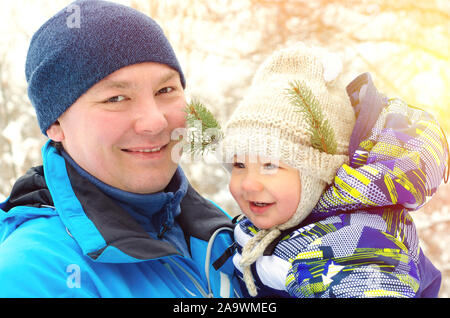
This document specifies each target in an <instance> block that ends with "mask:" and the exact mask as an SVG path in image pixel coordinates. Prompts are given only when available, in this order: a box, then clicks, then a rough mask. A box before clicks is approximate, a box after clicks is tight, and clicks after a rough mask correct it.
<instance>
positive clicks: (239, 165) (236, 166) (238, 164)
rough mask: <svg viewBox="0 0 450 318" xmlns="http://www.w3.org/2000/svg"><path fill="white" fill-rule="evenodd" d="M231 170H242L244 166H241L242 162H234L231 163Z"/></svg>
mask: <svg viewBox="0 0 450 318" xmlns="http://www.w3.org/2000/svg"><path fill="white" fill-rule="evenodd" d="M233 168H238V169H244V168H245V164H243V163H242V162H235V163H233Z"/></svg>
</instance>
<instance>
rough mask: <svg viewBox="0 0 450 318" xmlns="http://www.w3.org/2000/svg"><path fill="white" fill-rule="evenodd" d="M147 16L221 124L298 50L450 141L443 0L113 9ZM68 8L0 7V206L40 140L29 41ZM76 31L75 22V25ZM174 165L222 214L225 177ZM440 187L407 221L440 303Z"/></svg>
mask: <svg viewBox="0 0 450 318" xmlns="http://www.w3.org/2000/svg"><path fill="white" fill-rule="evenodd" d="M115 2H118V3H122V4H126V5H129V6H132V7H134V8H136V9H138V10H140V11H142V12H144V13H146V14H148V15H149V16H151V17H153V18H154V19H155V20H156V21H157V22H158V23H159V24H160V25H161V26H162V28H163V29H164V31H165V33H166V35H167V37H168V38H169V41H170V42H171V43H172V45H173V47H174V49H175V51H176V53H177V56H178V59H179V60H180V63H181V65H182V68H183V70H184V73H185V76H186V78H187V90H186V92H187V96H188V98H191V97H195V98H197V99H199V100H200V101H201V102H203V103H204V104H205V105H207V106H208V107H209V108H210V109H211V110H212V112H213V113H214V114H215V116H216V117H217V119H218V120H219V121H220V122H221V123H225V122H226V120H227V119H228V118H229V116H230V115H231V113H232V111H233V110H234V108H235V107H236V105H237V103H238V102H239V100H240V98H241V97H242V96H243V95H244V94H245V92H246V90H247V89H248V87H249V84H250V81H251V78H252V75H253V73H254V71H255V70H256V68H257V67H258V65H259V64H260V63H261V62H262V61H263V60H264V59H265V57H267V56H268V55H269V54H270V53H271V52H273V51H274V50H275V49H278V48H281V47H284V46H287V45H289V44H291V43H295V42H297V41H304V42H307V43H309V44H313V45H320V46H323V47H326V48H328V49H329V50H330V51H332V52H335V53H337V54H338V55H339V56H340V57H341V59H342V62H343V65H344V68H343V72H344V78H345V80H346V82H348V83H349V82H350V81H351V80H352V79H353V78H355V77H356V76H358V75H359V74H361V73H363V72H370V73H371V75H372V78H373V79H374V81H375V84H376V86H377V87H378V89H379V90H380V91H382V92H383V93H384V94H385V95H387V96H389V97H400V98H402V99H404V100H405V101H407V102H408V103H409V104H412V105H415V106H418V107H421V108H423V109H425V110H427V111H428V112H430V113H432V114H434V115H435V116H437V117H438V118H439V120H440V123H441V125H442V126H443V128H444V131H445V132H446V135H447V136H449V132H450V120H449V119H450V112H449V109H450V1H448V0H428V1H416V0H396V1H391V0H328V1H327V0H313V1H312V0H291V1H282V0H239V1H231V0H189V1H186V0H120V1H119V0H116V1H115ZM69 3H71V1H67V0H39V1H36V0H15V1H9V0H0V4H1V7H0V9H1V10H0V201H3V200H4V199H5V198H6V197H7V196H8V194H9V192H10V190H11V186H12V184H13V183H14V181H15V180H16V179H17V178H18V177H20V176H21V175H23V174H24V173H25V172H26V170H28V168H30V167H31V166H34V165H39V164H41V158H40V148H41V147H42V145H43V144H44V143H45V141H46V138H45V137H44V136H43V135H42V134H41V132H40V130H39V128H38V125H37V122H36V119H35V113H34V109H33V107H32V106H31V104H30V102H29V100H28V97H27V93H26V81H25V75H24V73H25V70H24V65H25V58H26V53H27V49H28V44H29V41H30V39H31V36H32V35H33V33H34V32H35V31H36V30H37V29H38V28H39V27H40V26H41V25H42V24H43V23H44V22H45V21H46V20H47V19H48V18H50V17H51V16H52V15H53V14H54V13H56V12H57V11H59V10H61V9H62V8H64V7H65V6H66V5H68V4H69ZM81 23H82V22H81ZM182 166H183V168H184V169H185V171H186V174H187V176H188V178H189V179H190V181H191V183H192V184H193V186H194V187H195V188H196V189H197V190H198V191H199V192H200V193H201V194H203V195H204V196H206V197H208V198H210V199H211V200H213V201H215V202H217V203H218V204H219V205H221V206H222V207H223V208H224V209H225V210H227V211H228V212H229V213H230V214H231V215H235V214H237V213H239V210H238V208H237V205H236V204H235V203H234V202H233V200H232V198H231V196H230V194H229V193H228V175H227V173H226V172H225V170H224V169H223V168H222V167H221V166H220V164H218V163H216V162H215V161H214V160H209V159H208V158H207V157H206V158H204V159H203V160H199V161H196V162H192V160H184V161H182ZM449 207H450V185H449V184H444V183H443V184H442V186H441V188H440V189H439V190H438V192H437V193H436V195H435V196H434V197H433V199H432V200H431V201H430V202H429V203H428V205H427V206H425V207H424V208H422V209H421V210H419V211H416V212H413V213H411V215H412V217H413V218H414V220H415V222H416V226H417V228H418V231H419V236H420V239H421V247H422V249H423V250H424V252H425V254H426V255H427V256H428V257H429V258H430V259H431V260H432V262H433V263H434V265H435V266H436V267H437V268H438V269H439V270H441V272H442V274H443V282H442V287H441V292H440V297H450V250H449V248H448V246H450V230H449V225H450V211H449Z"/></svg>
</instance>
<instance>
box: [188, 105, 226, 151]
mask: <svg viewBox="0 0 450 318" xmlns="http://www.w3.org/2000/svg"><path fill="white" fill-rule="evenodd" d="M185 112H186V126H187V128H188V131H189V136H188V139H189V141H188V147H186V148H185V149H186V150H188V151H189V152H191V153H194V154H195V153H199V152H200V153H202V154H203V153H204V152H205V151H206V150H207V149H209V148H214V146H216V145H217V144H218V142H219V141H220V139H221V138H222V130H221V129H222V128H221V127H220V124H219V122H218V121H217V120H216V118H215V117H214V115H213V114H212V113H211V111H209V110H208V109H207V108H206V107H205V106H204V105H203V104H202V103H201V102H199V101H197V100H192V101H191V103H189V104H188V105H187V106H186V108H185Z"/></svg>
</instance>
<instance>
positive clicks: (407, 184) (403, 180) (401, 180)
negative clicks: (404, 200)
mask: <svg viewBox="0 0 450 318" xmlns="http://www.w3.org/2000/svg"><path fill="white" fill-rule="evenodd" d="M391 172H392V174H394V176H396V177H397V179H395V182H397V183H398V184H400V185H401V186H402V187H403V188H405V189H406V190H407V191H408V192H409V193H411V194H412V195H413V196H414V199H415V200H416V202H422V200H423V197H422V193H420V192H419V191H417V190H416V188H415V187H414V184H413V183H412V182H411V181H409V178H408V176H407V175H406V174H405V173H404V172H403V171H402V170H401V169H400V168H398V167H394V170H391Z"/></svg>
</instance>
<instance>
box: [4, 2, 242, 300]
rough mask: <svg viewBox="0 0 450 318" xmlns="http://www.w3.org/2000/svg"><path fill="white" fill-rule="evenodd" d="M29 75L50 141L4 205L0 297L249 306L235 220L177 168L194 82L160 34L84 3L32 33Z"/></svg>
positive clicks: (142, 20)
mask: <svg viewBox="0 0 450 318" xmlns="http://www.w3.org/2000/svg"><path fill="white" fill-rule="evenodd" d="M77 15H78V16H77ZM26 78H27V82H28V95H29V97H30V100H31V102H32V104H33V106H34V107H35V109H36V113H37V118H38V122H39V125H40V128H41V130H42V132H43V133H44V134H45V135H47V136H48V137H49V138H50V140H49V141H48V142H47V143H46V145H45V146H44V147H43V148H42V157H43V166H40V167H35V168H32V169H30V170H29V171H28V172H27V174H26V175H25V176H23V177H21V178H20V179H19V180H17V182H16V183H15V185H14V187H13V189H12V192H11V195H10V196H9V198H8V199H7V200H6V201H5V202H3V203H1V204H0V209H1V210H0V285H1V288H0V296H2V297H211V296H214V297H233V296H236V295H239V293H240V291H239V290H238V287H237V286H238V284H237V282H236V278H235V277H234V274H233V265H232V263H231V260H229V261H227V262H224V261H221V258H220V256H221V255H222V254H223V252H224V251H225V250H226V249H227V247H228V246H230V245H231V244H232V243H233V241H232V231H231V230H232V225H231V222H230V220H229V218H228V217H227V216H226V215H225V214H224V213H223V212H222V211H221V210H220V209H218V208H217V207H216V206H215V205H214V204H212V203H211V202H209V201H207V200H206V199H204V198H202V197H201V196H200V195H199V194H198V193H196V192H195V190H194V189H193V188H192V187H191V186H190V185H189V182H188V181H187V179H186V177H185V176H184V174H183V171H182V169H181V168H180V167H179V166H178V164H177V162H174V161H173V160H172V156H171V154H172V151H173V150H174V146H175V144H176V141H175V140H172V138H171V133H172V131H173V130H174V129H176V128H182V127H184V125H185V112H184V108H185V106H186V103H185V96H184V88H185V78H184V75H183V72H182V70H181V68H180V65H179V63H178V61H177V59H176V56H175V53H174V52H173V49H172V47H171V46H170V44H169V43H168V40H167V39H166V37H165V36H164V34H163V31H162V30H161V29H160V27H159V26H158V25H157V24H156V23H155V22H154V21H153V20H152V19H150V18H149V17H147V16H145V15H144V14H142V13H139V12H138V11H136V10H133V9H131V8H129V7H125V6H122V5H118V4H114V3H110V2H105V1H92V0H90V1H86V0H85V1H76V2H74V3H73V4H71V5H70V6H68V7H67V8H65V9H63V10H61V11H60V12H58V13H57V14H56V15H55V16H53V17H52V18H51V19H50V20H48V21H47V22H46V23H45V24H44V25H43V26H42V27H41V28H40V29H39V30H38V31H37V32H36V33H35V34H34V36H33V38H32V40H31V44H30V47H29V51H28V55H27V61H26ZM216 260H219V261H216ZM213 264H214V266H213Z"/></svg>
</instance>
